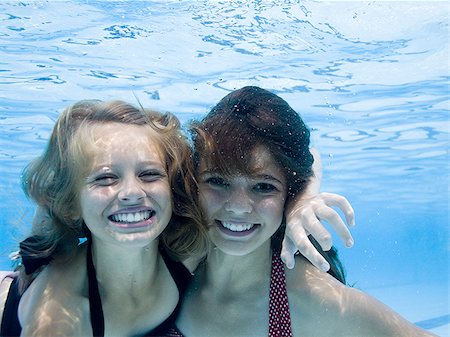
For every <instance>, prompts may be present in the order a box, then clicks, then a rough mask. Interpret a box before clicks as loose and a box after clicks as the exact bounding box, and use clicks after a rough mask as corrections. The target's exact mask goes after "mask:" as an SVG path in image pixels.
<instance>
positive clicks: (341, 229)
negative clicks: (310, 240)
mask: <svg viewBox="0 0 450 337" xmlns="http://www.w3.org/2000/svg"><path fill="white" fill-rule="evenodd" d="M315 212H316V213H315V214H316V216H317V217H318V218H319V220H321V221H322V220H325V221H326V222H328V223H329V224H330V226H331V227H333V229H334V230H335V231H336V233H337V234H338V235H339V237H340V238H341V240H342V241H343V242H344V243H345V245H346V246H347V247H352V246H353V243H354V241H353V237H352V235H351V233H350V231H349V230H348V228H347V226H346V225H345V224H344V222H343V221H342V219H341V217H340V216H339V214H338V213H337V212H336V211H335V210H333V209H332V208H330V207H324V206H318V207H316V209H315Z"/></svg>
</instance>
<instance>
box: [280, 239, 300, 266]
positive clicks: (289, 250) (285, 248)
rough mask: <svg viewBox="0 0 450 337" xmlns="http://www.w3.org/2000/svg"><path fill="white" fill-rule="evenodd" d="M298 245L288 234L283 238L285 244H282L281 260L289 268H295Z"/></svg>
mask: <svg viewBox="0 0 450 337" xmlns="http://www.w3.org/2000/svg"><path fill="white" fill-rule="evenodd" d="M297 251H298V250H297V247H295V245H294V243H293V242H292V240H291V239H289V238H288V237H287V236H285V237H284V239H283V244H282V245H281V260H282V261H283V262H284V264H285V265H286V267H287V268H289V269H293V268H294V266H295V253H296V252H297Z"/></svg>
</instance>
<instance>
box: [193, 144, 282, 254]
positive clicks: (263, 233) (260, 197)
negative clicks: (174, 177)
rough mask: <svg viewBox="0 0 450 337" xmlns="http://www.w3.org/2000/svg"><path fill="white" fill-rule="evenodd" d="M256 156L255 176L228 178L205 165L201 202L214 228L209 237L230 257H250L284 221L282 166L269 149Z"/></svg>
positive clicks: (201, 184) (253, 157) (254, 160)
mask: <svg viewBox="0 0 450 337" xmlns="http://www.w3.org/2000/svg"><path fill="white" fill-rule="evenodd" d="M251 155H252V171H253V172H255V174H252V175H250V176H249V175H233V176H224V175H221V174H220V173H217V172H214V171H211V170H210V169H209V168H208V167H205V165H203V163H202V164H201V165H200V168H199V169H200V170H199V183H200V186H199V192H200V203H201V206H202V208H203V210H204V212H205V214H206V216H207V218H208V221H209V223H210V224H211V225H212V226H211V228H210V230H209V237H210V239H211V241H212V242H213V243H214V245H215V246H216V247H217V248H219V249H220V250H222V251H223V252H225V253H227V254H230V255H246V254H248V253H250V252H252V251H254V250H255V249H256V248H258V247H259V246H261V244H263V243H264V242H266V241H267V240H269V239H270V238H271V236H272V235H273V234H274V233H275V232H276V231H277V229H278V228H279V226H280V225H281V222H282V220H283V212H284V204H285V200H286V195H287V187H286V178H285V176H284V173H283V171H282V169H281V167H280V166H279V165H278V164H277V163H276V162H275V160H274V159H273V157H272V155H271V154H270V152H269V151H268V150H267V149H266V148H265V147H262V146H260V147H258V148H256V149H255V150H254V151H253V153H252V154H251Z"/></svg>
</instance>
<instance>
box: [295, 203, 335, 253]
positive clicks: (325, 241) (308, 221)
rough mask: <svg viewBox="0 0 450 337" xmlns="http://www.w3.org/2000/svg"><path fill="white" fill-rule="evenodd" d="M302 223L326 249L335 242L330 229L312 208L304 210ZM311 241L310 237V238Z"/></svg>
mask: <svg viewBox="0 0 450 337" xmlns="http://www.w3.org/2000/svg"><path fill="white" fill-rule="evenodd" d="M302 224H303V226H304V227H305V229H306V230H307V231H308V232H309V234H311V235H312V236H313V237H314V239H316V241H317V242H318V243H319V245H320V247H322V249H323V250H324V251H327V250H330V249H331V246H332V244H333V239H332V237H331V234H330V233H329V232H328V230H327V229H326V228H325V227H324V226H323V225H322V223H321V222H320V221H319V219H317V216H316V214H315V213H314V211H313V210H312V209H311V208H307V209H305V210H304V212H303V214H302ZM308 241H309V239H308Z"/></svg>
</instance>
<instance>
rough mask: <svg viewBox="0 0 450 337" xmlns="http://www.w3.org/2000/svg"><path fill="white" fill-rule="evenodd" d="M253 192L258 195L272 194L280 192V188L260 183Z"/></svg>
mask: <svg viewBox="0 0 450 337" xmlns="http://www.w3.org/2000/svg"><path fill="white" fill-rule="evenodd" d="M253 190H254V191H255V192H258V193H272V192H276V191H278V188H277V187H276V186H275V185H273V184H269V183H258V184H256V185H255V186H254V187H253Z"/></svg>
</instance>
